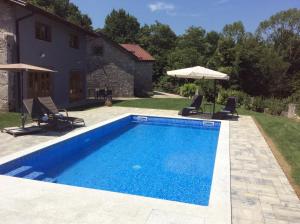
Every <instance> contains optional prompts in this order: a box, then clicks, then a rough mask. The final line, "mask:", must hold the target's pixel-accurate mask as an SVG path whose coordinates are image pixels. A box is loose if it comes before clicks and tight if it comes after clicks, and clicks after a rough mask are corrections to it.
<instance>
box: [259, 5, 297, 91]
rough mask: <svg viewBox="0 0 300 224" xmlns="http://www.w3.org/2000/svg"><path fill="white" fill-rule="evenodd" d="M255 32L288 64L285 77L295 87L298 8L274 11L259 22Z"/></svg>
mask: <svg viewBox="0 0 300 224" xmlns="http://www.w3.org/2000/svg"><path fill="white" fill-rule="evenodd" d="M256 34H257V36H258V37H259V38H260V39H262V40H263V41H265V42H266V44H268V45H269V46H270V47H274V48H275V50H276V51H277V52H278V53H279V55H281V56H282V57H283V59H284V60H285V61H286V62H288V63H289V64H290V66H289V68H288V70H287V76H286V78H287V79H289V80H292V83H291V86H292V87H294V89H295V88H296V83H298V78H299V76H298V75H297V74H298V72H299V71H300V9H296V8H294V9H289V10H286V11H281V12H278V13H276V14H275V15H273V16H271V17H270V18H269V19H267V20H265V21H263V22H261V23H260V25H259V27H258V29H257V31H256ZM291 86H290V87H291ZM290 87H289V88H290Z"/></svg>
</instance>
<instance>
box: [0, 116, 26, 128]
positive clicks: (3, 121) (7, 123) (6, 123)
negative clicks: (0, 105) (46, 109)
mask: <svg viewBox="0 0 300 224" xmlns="http://www.w3.org/2000/svg"><path fill="white" fill-rule="evenodd" d="M20 123H21V118H20V114H19V113H12V112H9V113H2V112H0V129H2V128H5V127H13V126H19V125H20Z"/></svg>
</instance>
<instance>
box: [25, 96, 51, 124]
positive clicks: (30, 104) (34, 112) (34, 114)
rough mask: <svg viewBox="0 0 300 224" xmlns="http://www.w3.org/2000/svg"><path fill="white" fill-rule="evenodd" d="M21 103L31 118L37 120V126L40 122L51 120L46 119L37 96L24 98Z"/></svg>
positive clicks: (46, 122)
mask: <svg viewBox="0 0 300 224" xmlns="http://www.w3.org/2000/svg"><path fill="white" fill-rule="evenodd" d="M23 104H24V106H25V108H26V111H27V114H28V115H29V116H30V117H31V120H32V121H34V122H37V123H38V125H39V126H40V125H41V123H45V124H49V123H50V122H51V121H50V120H48V119H46V117H45V113H44V111H43V110H42V107H41V104H40V102H39V101H38V99H37V98H34V99H33V98H30V99H24V100H23Z"/></svg>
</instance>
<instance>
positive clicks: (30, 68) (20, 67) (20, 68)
mask: <svg viewBox="0 0 300 224" xmlns="http://www.w3.org/2000/svg"><path fill="white" fill-rule="evenodd" d="M0 70H3V71H10V72H18V73H20V82H21V89H20V93H21V94H20V95H21V105H22V102H23V75H24V74H23V73H24V72H50V73H54V72H57V71H54V70H50V69H47V68H43V67H38V66H34V65H28V64H22V63H18V64H0ZM21 120H22V127H21V129H18V130H15V131H16V132H21V131H22V129H23V130H24V128H25V117H24V110H23V106H21ZM12 134H14V133H12Z"/></svg>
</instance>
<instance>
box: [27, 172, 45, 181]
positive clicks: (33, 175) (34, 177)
mask: <svg viewBox="0 0 300 224" xmlns="http://www.w3.org/2000/svg"><path fill="white" fill-rule="evenodd" d="M44 176H45V174H44V173H43V172H36V171H34V172H31V173H29V174H27V175H26V176H23V178H26V179H31V180H41V179H42V178H44Z"/></svg>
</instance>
